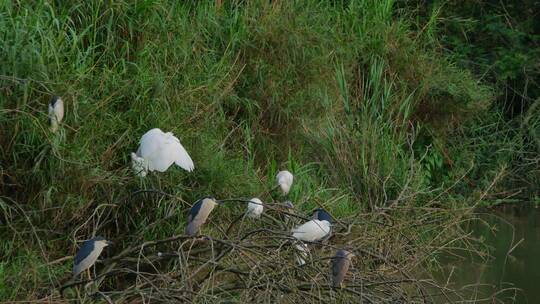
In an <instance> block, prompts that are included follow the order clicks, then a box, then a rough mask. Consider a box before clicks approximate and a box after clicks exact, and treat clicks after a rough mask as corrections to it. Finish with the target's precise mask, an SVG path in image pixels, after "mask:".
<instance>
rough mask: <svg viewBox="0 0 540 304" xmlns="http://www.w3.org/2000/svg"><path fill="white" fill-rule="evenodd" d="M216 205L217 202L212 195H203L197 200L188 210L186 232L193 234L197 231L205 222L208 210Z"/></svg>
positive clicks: (208, 213)
mask: <svg viewBox="0 0 540 304" xmlns="http://www.w3.org/2000/svg"><path fill="white" fill-rule="evenodd" d="M217 205H218V202H217V201H216V199H215V198H213V197H205V198H202V199H200V200H198V201H197V202H196V203H195V204H194V205H193V207H191V210H190V211H189V215H188V224H187V227H186V234H187V235H189V236H194V235H196V234H197V233H199V230H200V229H201V226H202V225H203V224H204V223H205V222H206V220H207V219H208V216H209V215H210V212H212V210H213V209H214V207H216V206H217Z"/></svg>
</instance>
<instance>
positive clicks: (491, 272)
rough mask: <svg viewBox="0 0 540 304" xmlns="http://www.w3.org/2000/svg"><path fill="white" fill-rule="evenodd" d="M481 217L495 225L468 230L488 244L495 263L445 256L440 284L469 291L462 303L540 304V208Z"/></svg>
mask: <svg viewBox="0 0 540 304" xmlns="http://www.w3.org/2000/svg"><path fill="white" fill-rule="evenodd" d="M480 218H481V220H483V221H485V222H486V223H488V224H489V225H485V224H481V223H480V221H478V222H475V223H471V224H470V225H468V227H467V229H468V230H469V231H470V232H471V233H472V235H473V236H475V237H478V238H483V239H484V240H485V242H486V244H487V245H488V246H489V247H490V254H491V256H492V258H491V259H482V258H479V257H474V256H471V255H469V254H464V253H459V255H458V256H454V255H448V256H445V257H443V265H444V267H443V269H442V270H441V271H437V272H436V273H435V274H434V275H435V277H436V278H437V280H438V281H439V283H440V284H441V283H442V284H446V283H447V282H453V283H449V287H452V288H458V289H461V290H462V291H463V295H465V296H464V297H461V300H474V301H479V302H482V301H481V300H482V299H484V300H486V302H487V303H494V302H501V303H512V302H514V303H540V208H535V207H533V206H532V205H523V204H522V205H512V206H504V207H502V208H498V209H497V210H492V211H488V212H486V213H482V214H481V215H480ZM489 226H492V228H493V226H494V227H495V228H496V229H491V228H490V227H489ZM449 276H450V278H451V280H450V281H448V280H447V279H448V277H449ZM501 290H502V291H501ZM439 300H440V302H448V299H439ZM455 300H457V299H452V301H455Z"/></svg>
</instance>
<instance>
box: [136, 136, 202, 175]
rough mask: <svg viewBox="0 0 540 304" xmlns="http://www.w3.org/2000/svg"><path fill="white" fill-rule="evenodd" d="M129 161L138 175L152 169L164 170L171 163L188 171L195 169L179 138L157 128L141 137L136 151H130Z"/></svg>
mask: <svg viewBox="0 0 540 304" xmlns="http://www.w3.org/2000/svg"><path fill="white" fill-rule="evenodd" d="M131 163H132V164H131V167H132V168H133V170H134V171H135V174H137V175H138V176H140V177H145V176H146V174H147V173H148V172H152V171H159V172H165V171H167V169H169V167H170V166H171V165H172V164H173V163H174V164H176V165H178V166H180V167H181V168H182V169H184V170H186V171H188V172H191V171H193V169H195V165H194V164H193V160H191V157H189V154H188V153H187V151H186V149H184V147H183V146H182V144H180V140H179V139H178V138H177V137H176V136H174V135H173V133H171V132H167V133H164V132H163V131H161V130H160V129H158V128H155V129H152V130H150V131H148V132H146V133H145V134H144V135H143V136H142V137H141V141H140V146H139V149H137V153H131Z"/></svg>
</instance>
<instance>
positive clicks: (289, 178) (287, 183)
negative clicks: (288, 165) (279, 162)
mask: <svg viewBox="0 0 540 304" xmlns="http://www.w3.org/2000/svg"><path fill="white" fill-rule="evenodd" d="M293 179H294V177H293V175H292V173H291V172H289V171H287V170H284V171H279V172H278V174H277V175H276V181H277V183H278V185H279V187H280V188H281V192H283V194H284V195H287V194H288V193H289V191H290V190H291V186H292V183H293Z"/></svg>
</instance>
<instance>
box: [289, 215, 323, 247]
mask: <svg viewBox="0 0 540 304" xmlns="http://www.w3.org/2000/svg"><path fill="white" fill-rule="evenodd" d="M330 226H331V224H330V222H328V221H321V220H317V219H315V220H310V221H307V222H305V223H304V224H302V225H300V226H297V227H295V228H293V229H292V233H293V234H292V236H293V237H294V238H296V239H297V240H299V241H302V242H317V241H320V240H323V239H324V238H325V237H326V236H328V235H329V234H330Z"/></svg>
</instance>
